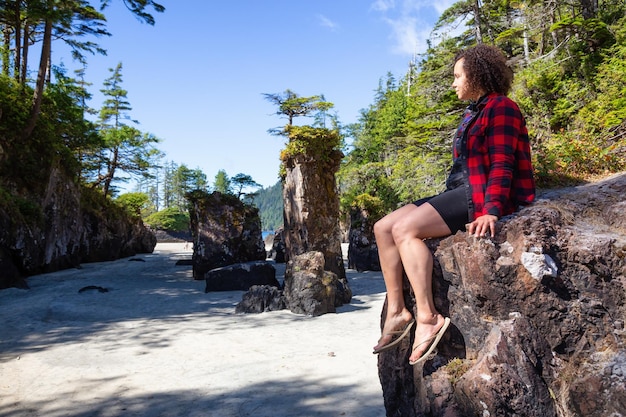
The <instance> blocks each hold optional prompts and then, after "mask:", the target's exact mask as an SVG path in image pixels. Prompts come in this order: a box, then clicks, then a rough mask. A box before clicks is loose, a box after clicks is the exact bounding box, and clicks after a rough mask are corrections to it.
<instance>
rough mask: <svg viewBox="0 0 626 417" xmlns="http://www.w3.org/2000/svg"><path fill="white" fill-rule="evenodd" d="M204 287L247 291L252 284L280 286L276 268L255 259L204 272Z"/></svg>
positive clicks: (218, 289)
mask: <svg viewBox="0 0 626 417" xmlns="http://www.w3.org/2000/svg"><path fill="white" fill-rule="evenodd" d="M205 281H206V287H205V290H204V292H210V291H247V290H249V289H250V287H252V286H253V285H271V286H274V287H280V284H279V282H278V280H277V279H276V268H274V266H272V265H271V264H270V263H269V262H265V261H255V262H245V263H238V264H233V265H228V266H224V267H221V268H215V269H212V270H210V271H209V272H207V273H206V274H205Z"/></svg>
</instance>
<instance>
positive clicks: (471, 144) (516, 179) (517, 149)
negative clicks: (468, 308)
mask: <svg viewBox="0 0 626 417" xmlns="http://www.w3.org/2000/svg"><path fill="white" fill-rule="evenodd" d="M512 81H513V72H512V71H511V69H510V68H509V67H508V66H507V64H506V58H505V57H504V55H503V54H502V52H501V51H500V50H499V49H497V48H495V47H492V46H487V45H482V44H481V45H477V46H475V47H472V48H469V49H466V50H463V51H461V52H460V53H459V54H457V56H456V58H455V64H454V82H453V83H452V87H453V88H454V89H455V90H456V94H457V96H458V98H459V99H460V100H466V101H469V102H470V105H469V106H468V108H467V109H466V110H465V112H464V114H463V118H462V120H461V123H460V125H459V128H458V129H457V132H456V134H455V137H454V144H453V164H452V168H451V170H450V173H449V175H448V179H447V181H446V190H445V191H444V192H443V193H441V194H439V195H437V196H434V197H429V198H425V199H421V200H419V201H416V202H415V203H413V204H409V205H406V206H404V207H401V208H400V209H398V210H396V211H394V212H392V213H390V214H388V215H387V216H385V217H384V218H382V219H381V220H379V221H378V222H377V223H376V224H375V225H374V234H375V236H376V244H377V246H378V255H379V258H380V265H381V269H382V273H383V276H384V279H385V286H386V288H387V315H386V318H385V324H384V326H383V330H382V336H381V338H380V339H379V340H378V344H377V345H376V346H374V353H380V352H382V351H384V350H386V349H389V348H390V347H392V346H395V345H396V344H397V343H398V342H399V341H400V340H401V339H403V338H404V337H406V336H407V335H408V334H409V332H410V330H411V328H412V327H413V325H414V324H415V323H416V327H415V341H414V344H413V349H412V352H411V355H410V356H409V363H410V364H411V365H414V364H417V363H420V362H422V361H424V360H426V358H427V357H428V356H429V355H430V354H431V353H432V351H433V350H434V349H435V347H436V345H437V343H439V340H440V339H441V337H442V336H443V334H444V332H445V331H446V329H447V328H448V325H449V323H450V319H449V318H446V317H443V316H442V315H441V314H440V313H439V312H438V311H437V310H436V308H435V305H434V302H433V293H432V270H433V259H432V255H431V253H430V250H429V249H428V248H427V247H426V244H425V243H424V241H423V240H424V239H426V238H438V237H444V236H448V235H451V234H453V233H456V232H458V231H460V230H467V231H468V232H469V233H470V234H471V235H473V234H475V235H476V236H480V237H484V236H486V235H488V234H489V235H491V236H494V235H495V228H496V226H495V225H496V222H497V221H498V219H499V218H500V217H502V216H504V215H507V214H510V213H512V212H514V211H515V210H517V209H518V208H519V207H520V206H524V205H527V204H530V203H531V202H532V201H533V200H534V197H535V183H534V179H533V173H532V166H531V160H530V145H529V141H528V132H527V130H526V124H525V121H524V118H523V116H522V114H521V112H520V110H519V108H518V106H517V105H516V104H515V102H513V101H512V100H511V99H509V98H508V97H506V94H507V93H508V92H509V90H510V88H511V83H512ZM403 270H404V271H405V272H406V275H407V277H408V279H409V282H410V284H411V287H412V288H413V292H414V293H415V302H416V308H417V317H415V319H413V315H412V314H411V312H410V311H409V310H408V309H407V308H406V306H405V304H404V297H403V294H402V272H403Z"/></svg>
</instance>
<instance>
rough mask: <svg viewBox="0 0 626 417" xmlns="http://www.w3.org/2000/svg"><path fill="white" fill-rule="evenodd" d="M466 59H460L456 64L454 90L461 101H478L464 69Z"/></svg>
mask: <svg viewBox="0 0 626 417" xmlns="http://www.w3.org/2000/svg"><path fill="white" fill-rule="evenodd" d="M464 61H465V59H464V58H461V59H459V60H458V61H456V62H455V64H454V82H453V83H452V88H454V90H455V91H456V95H457V97H458V98H459V100H476V99H477V98H478V97H476V94H475V93H474V91H472V88H471V87H470V85H469V80H468V78H467V73H466V72H465V69H464V68H463V62H464Z"/></svg>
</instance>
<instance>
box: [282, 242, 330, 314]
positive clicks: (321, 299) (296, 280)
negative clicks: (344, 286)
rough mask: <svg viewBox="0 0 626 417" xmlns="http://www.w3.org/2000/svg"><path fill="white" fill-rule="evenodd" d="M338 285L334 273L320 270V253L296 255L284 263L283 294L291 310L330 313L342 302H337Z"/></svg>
mask: <svg viewBox="0 0 626 417" xmlns="http://www.w3.org/2000/svg"><path fill="white" fill-rule="evenodd" d="M287 277H288V278H287ZM338 288H340V283H339V280H338V279H337V275H335V273H333V272H330V271H325V270H324V254H323V253H321V252H307V253H304V254H302V255H297V256H295V257H294V258H293V259H291V260H290V261H289V262H288V263H287V269H286V271H285V289H284V294H285V299H286V302H287V305H288V306H289V309H290V310H291V311H292V312H294V313H298V314H307V315H311V316H320V315H322V314H326V313H334V312H335V311H336V309H335V307H337V306H339V305H342V303H340V302H338V299H340V297H338V296H337V291H338Z"/></svg>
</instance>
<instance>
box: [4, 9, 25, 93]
mask: <svg viewBox="0 0 626 417" xmlns="http://www.w3.org/2000/svg"><path fill="white" fill-rule="evenodd" d="M14 12H15V62H14V68H15V69H14V71H15V74H13V76H14V77H15V79H16V80H17V81H18V82H23V79H20V63H21V60H20V57H21V46H22V42H21V34H22V25H21V19H20V2H19V1H16V2H15V9H14ZM7 45H8V43H7Z"/></svg>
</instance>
